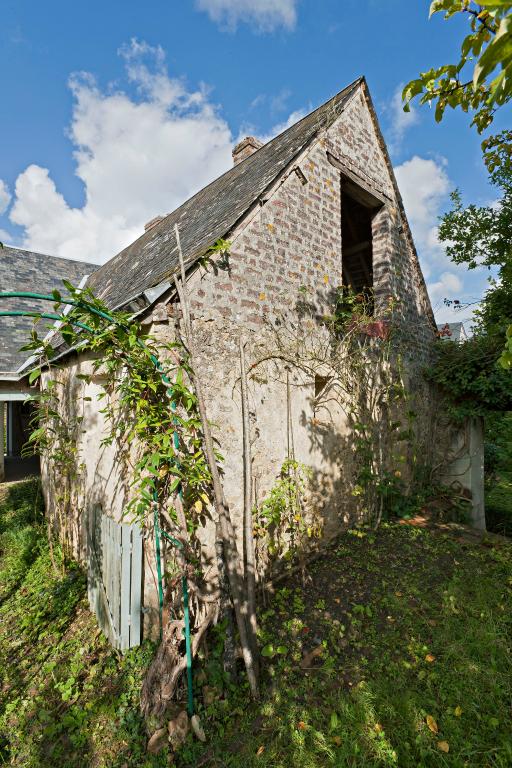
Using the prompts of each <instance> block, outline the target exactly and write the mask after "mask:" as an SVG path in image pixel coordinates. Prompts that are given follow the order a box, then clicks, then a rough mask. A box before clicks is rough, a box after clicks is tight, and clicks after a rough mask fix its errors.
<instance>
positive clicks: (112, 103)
mask: <svg viewBox="0 0 512 768" xmlns="http://www.w3.org/2000/svg"><path fill="white" fill-rule="evenodd" d="M120 54H121V55H122V56H123V58H124V60H125V65H126V72H127V76H128V79H129V81H130V83H131V84H132V86H134V87H135V90H136V94H137V95H136V96H135V97H130V96H129V95H128V94H127V93H126V92H124V91H122V90H113V89H110V90H109V91H108V92H105V91H102V90H101V89H100V88H99V86H98V85H97V84H96V82H95V80H94V78H93V77H92V76H91V75H89V74H87V73H85V74H83V73H82V74H80V75H77V76H73V77H72V78H71V81H70V88H71V90H72V93H73V96H74V108H73V117H72V122H71V126H70V130H69V135H70V138H71V140H72V142H73V144H74V146H75V152H74V158H75V161H76V174H77V176H78V178H79V179H80V180H81V181H82V182H83V184H84V187H85V204H84V205H83V206H82V207H80V208H71V207H70V206H69V205H68V203H67V202H66V200H65V199H64V197H63V196H62V194H61V193H60V192H59V191H58V190H57V188H56V186H55V183H54V181H53V180H52V178H51V175H50V171H49V170H48V169H47V168H42V167H40V166H38V165H30V166H29V167H28V168H27V169H26V170H25V171H23V173H21V174H20V175H19V176H18V179H17V181H16V189H15V202H14V205H13V208H12V211H11V214H10V218H11V220H12V221H13V222H14V223H15V224H19V225H21V226H22V227H24V229H25V235H24V238H23V246H24V247H27V248H32V249H33V250H39V251H42V252H46V253H52V254H55V255H58V256H64V257H66V258H71V259H83V260H90V261H96V262H100V263H101V262H103V261H105V260H106V259H107V258H110V257H111V256H113V255H114V254H115V253H117V252H118V251H119V250H120V249H121V248H123V247H125V246H126V245H128V244H129V243H130V242H132V241H133V240H134V239H135V238H136V237H138V236H139V235H140V234H141V233H142V231H143V229H144V223H145V222H147V221H149V220H150V219H151V218H153V217H154V216H156V215H158V214H162V213H168V212H169V211H172V210H173V209H174V208H176V207H177V206H178V205H179V204H180V203H181V202H183V201H184V200H185V199H187V198H188V197H189V196H190V195H191V194H193V193H194V192H195V191H197V190H198V189H200V188H201V187H203V186H204V185H206V184H207V183H208V182H210V181H211V180H212V179H214V178H215V177H217V176H218V175H219V174H220V173H223V172H224V171H225V170H227V168H229V167H230V165H231V147H232V143H233V141H232V136H231V132H230V130H229V127H228V125H227V123H226V122H225V120H223V119H222V118H221V117H220V116H219V115H218V113H217V110H216V108H215V106H214V105H213V104H212V103H211V101H210V99H209V95H208V93H207V92H206V91H205V90H204V89H199V90H196V91H192V90H188V89H187V88H186V86H185V84H184V83H183V81H182V80H180V79H178V78H171V77H169V75H168V73H167V69H166V66H165V55H164V52H163V50H162V49H161V48H152V47H150V46H149V45H147V44H146V43H143V42H139V41H136V40H132V41H131V43H130V44H129V45H127V46H124V47H123V48H122V49H121V51H120Z"/></svg>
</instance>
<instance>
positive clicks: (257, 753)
mask: <svg viewBox="0 0 512 768" xmlns="http://www.w3.org/2000/svg"><path fill="white" fill-rule="evenodd" d="M264 751H265V747H264V746H263V745H261V747H258V751H257V752H256V757H259V756H260V755H262V754H263V753H264Z"/></svg>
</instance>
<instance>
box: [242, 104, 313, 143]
mask: <svg viewBox="0 0 512 768" xmlns="http://www.w3.org/2000/svg"><path fill="white" fill-rule="evenodd" d="M305 115H307V111H306V110H305V109H296V110H294V111H293V112H290V114H289V115H288V117H287V118H286V120H283V122H282V123H277V124H276V125H273V126H272V128H271V129H270V130H269V131H268V133H260V132H259V131H258V129H257V128H256V127H255V126H254V125H253V124H252V123H244V124H243V125H242V126H241V128H240V130H239V132H238V138H237V140H236V142H237V143H238V142H239V141H242V139H244V138H245V137H246V136H255V137H256V138H258V139H259V140H260V141H261V142H263V144H266V143H267V141H270V140H271V139H273V138H274V137H275V136H278V135H279V134H280V133H282V132H283V131H286V129H287V128H289V127H290V126H291V125H294V124H295V123H297V122H298V121H299V120H302V118H303V117H304V116H305Z"/></svg>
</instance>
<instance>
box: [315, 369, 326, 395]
mask: <svg viewBox="0 0 512 768" xmlns="http://www.w3.org/2000/svg"><path fill="white" fill-rule="evenodd" d="M328 383H329V377H328V376H318V375H315V400H316V399H317V398H319V397H320V395H321V394H322V393H323V391H324V389H325V388H326V386H327V385H328Z"/></svg>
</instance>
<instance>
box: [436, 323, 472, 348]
mask: <svg viewBox="0 0 512 768" xmlns="http://www.w3.org/2000/svg"><path fill="white" fill-rule="evenodd" d="M437 331H438V336H439V338H440V339H444V340H446V341H455V342H456V343H457V344H460V343H461V342H463V341H466V340H467V338H468V335H467V333H466V329H465V328H464V325H463V324H462V323H444V324H443V325H438V326H437Z"/></svg>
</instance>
